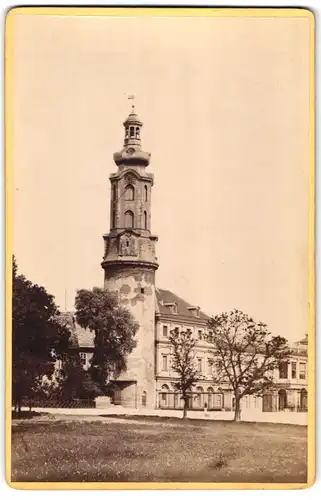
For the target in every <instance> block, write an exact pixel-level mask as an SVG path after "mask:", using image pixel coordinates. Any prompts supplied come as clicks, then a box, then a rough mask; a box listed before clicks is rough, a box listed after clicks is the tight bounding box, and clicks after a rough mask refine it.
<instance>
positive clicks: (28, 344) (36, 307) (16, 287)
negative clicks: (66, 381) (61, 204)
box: [12, 257, 70, 411]
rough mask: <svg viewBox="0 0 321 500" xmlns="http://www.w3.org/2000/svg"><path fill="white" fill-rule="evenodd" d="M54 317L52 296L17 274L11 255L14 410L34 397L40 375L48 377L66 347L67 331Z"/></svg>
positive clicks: (38, 385)
mask: <svg viewBox="0 0 321 500" xmlns="http://www.w3.org/2000/svg"><path fill="white" fill-rule="evenodd" d="M58 318H59V310H58V308H57V306H56V305H55V302H54V297H53V296H52V295H49V294H48V293H47V291H46V290H45V288H43V287H42V286H39V285H36V284H33V283H32V282H31V281H29V280H27V279H26V278H25V276H23V275H19V274H18V268H17V264H16V261H15V258H14V257H13V295H12V399H13V404H14V405H15V407H16V409H18V411H21V403H22V399H23V398H28V399H29V401H31V399H32V398H34V397H36V396H37V394H38V393H39V391H41V387H42V383H43V379H44V377H47V378H48V379H50V378H51V377H52V375H53V373H54V368H55V362H56V360H57V359H58V358H59V356H61V354H62V353H63V352H64V351H65V350H66V349H68V345H69V335H70V333H69V330H68V329H67V328H65V327H64V326H63V325H61V323H60V322H59V319H58Z"/></svg>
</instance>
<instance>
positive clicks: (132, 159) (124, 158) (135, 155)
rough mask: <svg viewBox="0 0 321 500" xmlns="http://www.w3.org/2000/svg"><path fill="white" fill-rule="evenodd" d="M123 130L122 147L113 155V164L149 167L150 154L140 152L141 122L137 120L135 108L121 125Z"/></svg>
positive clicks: (133, 107)
mask: <svg viewBox="0 0 321 500" xmlns="http://www.w3.org/2000/svg"><path fill="white" fill-rule="evenodd" d="M123 125H124V128H125V139H124V146H123V148H122V150H121V151H119V152H117V153H114V162H115V163H116V165H117V166H118V167H119V166H121V165H137V166H138V165H143V166H145V167H147V166H148V165H149V160H150V153H147V152H146V151H143V150H142V143H141V129H142V126H143V122H142V121H141V120H140V119H139V117H138V115H137V113H136V111H135V106H134V105H133V106H132V111H131V113H130V114H129V115H128V117H127V118H126V120H125V121H124V123H123Z"/></svg>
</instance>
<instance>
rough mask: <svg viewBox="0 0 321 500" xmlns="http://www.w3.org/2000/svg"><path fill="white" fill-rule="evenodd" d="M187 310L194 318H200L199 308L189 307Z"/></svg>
mask: <svg viewBox="0 0 321 500" xmlns="http://www.w3.org/2000/svg"><path fill="white" fill-rule="evenodd" d="M187 309H188V310H189V311H191V313H192V314H193V316H195V318H200V315H201V309H200V307H199V306H190V307H188V308H187Z"/></svg>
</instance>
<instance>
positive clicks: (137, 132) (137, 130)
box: [136, 127, 139, 139]
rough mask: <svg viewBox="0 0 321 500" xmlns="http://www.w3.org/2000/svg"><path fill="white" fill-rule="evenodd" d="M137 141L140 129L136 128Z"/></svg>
mask: <svg viewBox="0 0 321 500" xmlns="http://www.w3.org/2000/svg"><path fill="white" fill-rule="evenodd" d="M136 139H139V127H136Z"/></svg>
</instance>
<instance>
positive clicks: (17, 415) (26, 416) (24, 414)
mask: <svg viewBox="0 0 321 500" xmlns="http://www.w3.org/2000/svg"><path fill="white" fill-rule="evenodd" d="M41 415H43V413H39V412H38V411H29V410H27V411H20V412H19V411H14V410H13V411H12V412H11V418H12V420H30V419H31V418H35V417H40V416H41Z"/></svg>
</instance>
